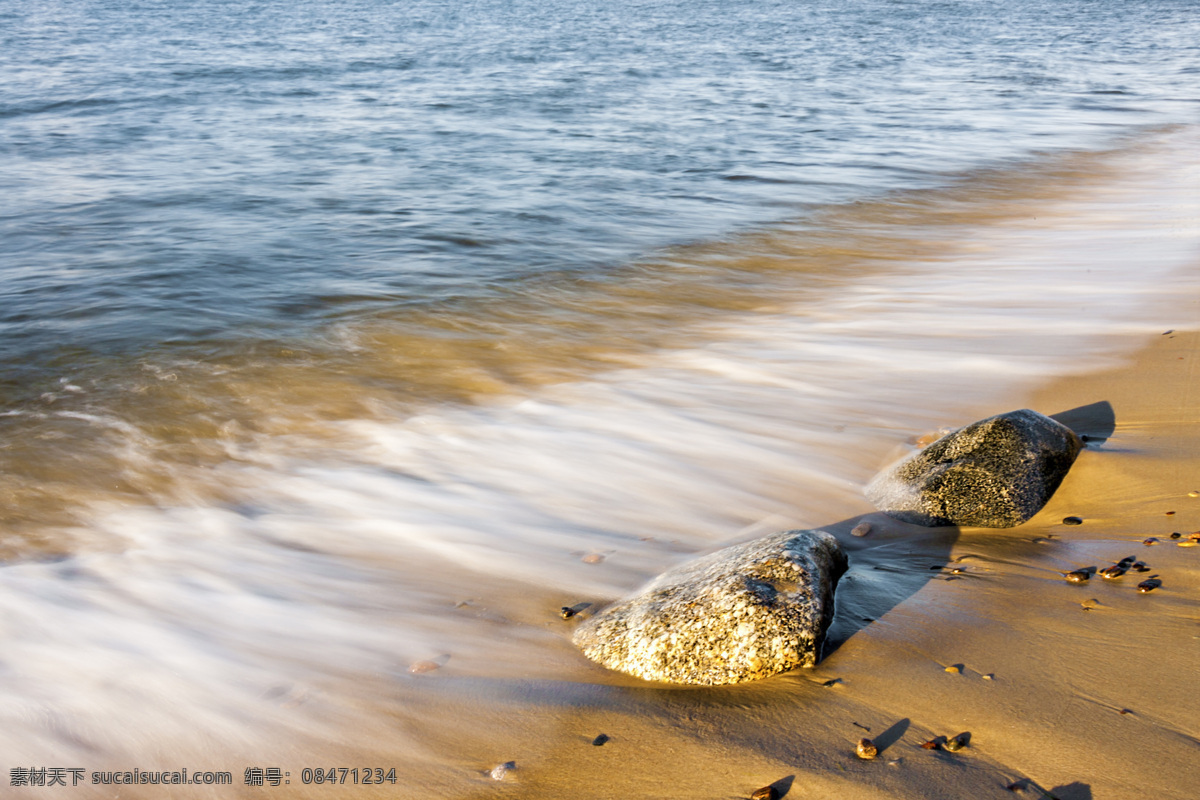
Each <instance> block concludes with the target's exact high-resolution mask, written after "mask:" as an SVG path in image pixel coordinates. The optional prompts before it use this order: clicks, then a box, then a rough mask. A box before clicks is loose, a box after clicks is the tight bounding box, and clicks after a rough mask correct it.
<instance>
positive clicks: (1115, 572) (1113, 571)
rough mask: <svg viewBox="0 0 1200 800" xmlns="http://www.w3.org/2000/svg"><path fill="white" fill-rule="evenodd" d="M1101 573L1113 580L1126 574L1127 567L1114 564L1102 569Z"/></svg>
mask: <svg viewBox="0 0 1200 800" xmlns="http://www.w3.org/2000/svg"><path fill="white" fill-rule="evenodd" d="M1100 574H1101V575H1102V576H1103V577H1105V578H1108V579H1109V580H1113V579H1115V578H1119V577H1121V576H1122V575H1124V574H1125V568H1124V567H1120V566H1117V565H1116V564H1113V565H1112V566H1111V567H1105V568H1104V569H1102V570H1100Z"/></svg>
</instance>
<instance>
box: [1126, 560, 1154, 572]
mask: <svg viewBox="0 0 1200 800" xmlns="http://www.w3.org/2000/svg"><path fill="white" fill-rule="evenodd" d="M1129 568H1130V569H1132V570H1133V571H1134V572H1149V571H1150V565H1148V564H1147V563H1146V562H1145V561H1135V562H1133V563H1132V564H1131V565H1130V566H1129Z"/></svg>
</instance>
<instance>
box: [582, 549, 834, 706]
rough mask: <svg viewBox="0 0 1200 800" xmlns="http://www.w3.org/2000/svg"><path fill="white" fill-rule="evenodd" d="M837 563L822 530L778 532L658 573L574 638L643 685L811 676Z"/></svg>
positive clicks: (826, 619)
mask: <svg viewBox="0 0 1200 800" xmlns="http://www.w3.org/2000/svg"><path fill="white" fill-rule="evenodd" d="M845 571H846V556H845V554H844V553H843V552H842V548H841V546H840V545H839V544H838V542H837V540H836V539H834V538H833V537H832V536H831V535H829V534H828V533H825V532H824V531H783V532H781V533H776V534H772V535H771V536H766V537H763V538H762V539H757V540H755V541H752V542H746V543H744V544H739V545H734V546H733V547H727V548H725V549H724V550H718V551H717V552H715V553H712V554H711V555H708V556H705V557H703V558H699V559H697V560H695V561H692V562H689V563H687V564H683V565H682V566H679V567H676V568H675V569H672V570H669V571H668V572H664V573H663V574H662V575H660V576H659V577H658V578H656V579H655V580H654V581H653V582H651V583H650V584H649V585H648V586H646V587H645V588H644V589H643V590H642V591H641V592H640V593H639V594H637V595H634V596H633V597H630V598H629V599H627V600H622V601H620V602H618V603H616V604H614V605H612V606H609V607H608V608H606V609H604V610H603V611H601V612H600V613H599V614H597V615H596V616H595V617H593V618H591V619H589V620H587V621H586V622H584V623H583V624H582V625H580V626H579V627H578V628H577V629H576V630H575V636H574V641H575V644H576V645H578V646H579V647H580V648H581V649H582V650H583V652H584V654H585V655H586V656H587V657H588V658H590V659H592V660H593V661H596V662H598V663H600V664H602V665H604V666H606V667H608V668H609V669H614V670H617V671H619V672H625V673H628V674H630V675H636V676H637V677H639V678H644V679H646V680H648V681H667V682H670V683H691V684H702V685H706V686H715V685H718V684H724V683H740V682H742V681H750V680H755V679H757V678H765V677H767V676H768V675H774V674H776V673H778V672H786V671H787V670H790V669H794V668H796V667H811V666H813V665H815V664H816V663H817V660H818V659H819V658H820V655H821V645H822V643H823V642H824V640H825V630H826V628H828V627H829V623H830V622H831V621H832V620H833V592H834V588H835V587H836V586H837V582H838V579H839V578H840V577H841V576H842V574H843V573H844V572H845Z"/></svg>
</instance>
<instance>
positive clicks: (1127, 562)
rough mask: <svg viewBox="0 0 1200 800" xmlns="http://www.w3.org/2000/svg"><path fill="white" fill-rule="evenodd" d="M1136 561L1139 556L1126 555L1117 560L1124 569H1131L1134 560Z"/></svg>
mask: <svg viewBox="0 0 1200 800" xmlns="http://www.w3.org/2000/svg"><path fill="white" fill-rule="evenodd" d="M1135 561H1137V556H1125V557H1124V558H1122V559H1121V560H1120V561H1118V562H1117V566H1118V567H1122V568H1123V569H1129V568H1130V567H1131V566H1133V562H1135Z"/></svg>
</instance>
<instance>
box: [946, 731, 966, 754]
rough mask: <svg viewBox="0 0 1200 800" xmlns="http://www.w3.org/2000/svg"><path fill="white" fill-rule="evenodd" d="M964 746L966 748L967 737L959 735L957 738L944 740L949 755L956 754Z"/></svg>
mask: <svg viewBox="0 0 1200 800" xmlns="http://www.w3.org/2000/svg"><path fill="white" fill-rule="evenodd" d="M966 746H967V737H966V736H965V735H964V734H961V733H960V734H959V735H958V736H954V737H951V738H950V739H947V740H946V749H947V750H949V751H950V752H951V753H957V752H958V751H959V750H962V749H963V748H964V747H966Z"/></svg>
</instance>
